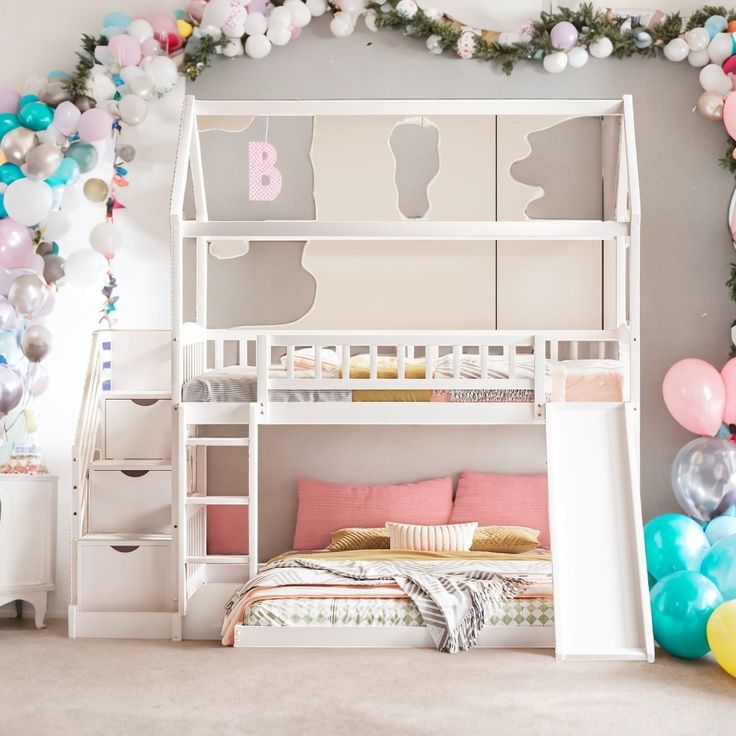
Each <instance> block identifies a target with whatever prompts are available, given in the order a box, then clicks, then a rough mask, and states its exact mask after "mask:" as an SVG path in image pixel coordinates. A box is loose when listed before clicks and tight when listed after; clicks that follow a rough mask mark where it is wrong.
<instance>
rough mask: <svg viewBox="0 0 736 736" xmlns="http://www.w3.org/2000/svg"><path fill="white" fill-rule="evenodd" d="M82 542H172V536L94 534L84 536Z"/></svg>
mask: <svg viewBox="0 0 736 736" xmlns="http://www.w3.org/2000/svg"><path fill="white" fill-rule="evenodd" d="M79 541H81V542H110V543H111V544H112V543H114V542H130V543H132V544H135V543H136V542H170V541H171V534H128V533H120V532H118V533H97V532H96V533H94V534H84V535H82V537H81V539H80V540H79Z"/></svg>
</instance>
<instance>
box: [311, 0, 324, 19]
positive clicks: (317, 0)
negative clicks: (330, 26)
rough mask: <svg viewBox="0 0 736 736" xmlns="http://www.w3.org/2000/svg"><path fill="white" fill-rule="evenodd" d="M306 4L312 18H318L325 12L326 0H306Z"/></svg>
mask: <svg viewBox="0 0 736 736" xmlns="http://www.w3.org/2000/svg"><path fill="white" fill-rule="evenodd" d="M306 6H307V8H309V12H310V13H311V14H312V18H319V17H320V16H322V15H324V14H325V13H326V12H327V0H307V2H306Z"/></svg>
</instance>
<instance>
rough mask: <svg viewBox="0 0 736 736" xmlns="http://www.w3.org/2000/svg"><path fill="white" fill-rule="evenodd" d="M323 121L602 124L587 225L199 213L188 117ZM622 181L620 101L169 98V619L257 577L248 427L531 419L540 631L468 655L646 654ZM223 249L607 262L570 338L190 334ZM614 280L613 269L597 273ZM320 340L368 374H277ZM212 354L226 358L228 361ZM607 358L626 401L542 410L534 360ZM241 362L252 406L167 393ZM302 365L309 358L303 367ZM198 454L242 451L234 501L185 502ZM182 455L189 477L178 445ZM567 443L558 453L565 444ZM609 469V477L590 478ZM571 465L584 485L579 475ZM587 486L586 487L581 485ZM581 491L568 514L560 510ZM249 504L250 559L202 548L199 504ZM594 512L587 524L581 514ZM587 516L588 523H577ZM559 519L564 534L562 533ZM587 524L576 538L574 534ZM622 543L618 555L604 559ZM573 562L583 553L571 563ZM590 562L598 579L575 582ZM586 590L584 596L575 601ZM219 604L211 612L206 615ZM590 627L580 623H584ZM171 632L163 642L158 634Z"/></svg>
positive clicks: (624, 122)
mask: <svg viewBox="0 0 736 736" xmlns="http://www.w3.org/2000/svg"><path fill="white" fill-rule="evenodd" d="M205 115H206V116H230V115H238V116H250V115H268V116H271V117H277V116H325V115H350V116H360V115H372V116H375V115H400V116H407V117H416V116H421V115H426V116H435V117H436V116H444V115H450V116H460V115H463V116H477V115H480V116H489V115H495V116H501V115H516V116H518V115H531V116H537V115H540V116H541V115H544V116H548V115H560V116H594V117H600V118H602V119H603V120H604V121H606V123H610V124H611V125H612V126H616V127H612V128H611V129H612V130H614V134H613V136H609V137H611V138H612V140H613V144H614V145H613V146H612V147H611V150H610V151H608V152H607V153H606V152H604V174H605V175H606V176H605V179H606V180H605V181H604V199H605V202H604V211H605V212H606V213H607V218H608V219H602V220H524V221H517V222H509V221H492V222H489V221H486V222H480V221H478V222H436V221H435V222H432V221H424V220H397V221H395V222H389V221H382V222H334V221H331V222H321V221H294V220H289V221H252V222H249V221H214V220H210V219H209V216H208V211H207V201H206V195H205V183H204V176H203V164H202V156H201V149H200V139H199V132H198V128H197V118H198V116H205ZM190 175H191V183H192V188H193V193H194V203H195V214H196V217H195V219H193V220H188V219H185V218H184V215H183V212H184V200H185V190H186V187H187V181H188V177H189V176H190ZM639 225H640V212H639V188H638V179H637V165H636V150H635V140H634V125H633V110H632V101H631V98H630V97H624V98H623V99H618V100H411V101H410V100H373V101H368V100H355V101H315V100H299V101H202V100H195V99H194V98H192V97H188V98H187V99H186V102H185V106H184V111H183V117H182V123H181V131H180V141H179V150H178V155H177V162H176V173H175V180H174V185H173V191H172V200H171V232H172V278H173V289H172V293H173V316H172V324H173V354H172V376H173V379H172V403H173V411H174V427H175V433H174V451H173V454H172V458H173V461H172V462H173V468H174V486H175V489H176V491H175V511H174V514H175V520H176V525H175V526H176V528H175V531H174V542H175V544H174V547H175V549H176V550H177V568H178V613H179V615H180V616H181V617H184V616H186V614H187V609H188V605H189V601H190V599H191V598H192V596H193V595H194V594H195V593H196V592H197V590H198V589H199V588H200V587H201V586H202V585H203V584H205V583H207V582H211V581H213V580H217V581H220V582H228V581H229V582H231V583H232V582H242V580H243V579H244V578H245V577H246V574H247V575H251V576H252V575H253V574H255V573H256V571H257V569H258V559H257V550H258V523H257V522H258V435H259V431H258V430H259V426H260V425H263V424H346V425H348V424H408V425H414V424H431V425H445V424H455V425H473V424H476V425H478V424H501V425H503V424H546V425H547V436H548V446H549V447H553V446H554V447H556V448H559V449H558V450H557V451H556V453H557V454H556V455H555V456H553V455H552V454H551V452H552V450H550V449H548V459H549V463H548V465H549V484H550V523H551V534H552V543H553V549H554V555H553V559H554V561H553V565H554V578H555V585H554V588H555V620H556V623H555V631H554V635H553V634H552V631H551V629H549V628H547V629H538V630H537V629H534V627H519V628H511V627H497V628H496V629H492V630H489V631H488V632H484V635H483V638H482V640H481V644H482V645H487V646H544V647H555V648H556V652H557V656H558V658H559V659H570V658H576V657H577V658H604V659H606V658H615V659H648V660H651V659H653V651H654V650H653V640H652V635H651V621H650V611H649V598H648V589H647V577H646V571H645V566H644V557H643V547H642V539H641V511H640V501H639V470H638V454H639ZM224 239H239V240H256V241H294V240H310V239H315V240H331V239H336V240H369V241H385V240H387V241H395V240H412V239H421V240H428V239H436V240H445V239H452V240H504V241H509V240H524V241H528V240H591V241H598V242H599V243H600V241H606V242H607V243H610V244H611V247H610V250H609V256H608V257H607V261H606V263H607V268H608V269H609V273H611V274H612V281H613V282H614V283H615V310H614V311H615V315H614V316H613V318H612V319H611V320H609V321H611V322H612V323H614V324H615V327H614V328H613V329H607V330H585V331H527V330H521V331H512V332H509V331H498V330H482V331H480V330H473V331H460V332H447V331H444V332H432V331H419V332H417V331H413V332H412V331H400V330H398V331H397V330H394V331H365V330H362V331H355V332H348V331H309V332H304V331H299V330H281V329H268V330H255V329H243V328H237V329H226V330H223V329H208V328H207V253H208V250H207V249H208V241H211V240H224ZM190 247H194V248H196V323H185V322H184V318H183V314H184V285H183V284H184V279H183V264H184V252H185V249H186V248H190ZM613 274H615V275H613ZM328 346H329V347H332V348H334V349H335V350H336V351H337V353H338V355H340V356H341V359H342V364H343V368H347V366H348V362H349V358H350V355H351V353H355V352H358V351H361V352H369V354H370V378H366V379H355V378H350V372H349V370H343V371H342V378H333V377H325V376H323V375H322V373H321V371H320V369H319V368H317V369H316V374H315V375H314V376H313V377H310V378H304V377H295V373H294V368H293V356H294V350H295V349H296V348H298V347H314V348H315V349H316V351H317V353H319V351H320V349H321V348H324V347H328ZM466 350H473V351H477V352H478V353H479V355H480V362H481V377H480V378H478V379H463V378H460V372H459V364H458V362H457V358H458V357H459V356H460V354H461V353H463V352H465V351H466ZM440 351H444V352H447V351H450V352H451V353H452V354H453V355H454V356H455V363H454V365H455V370H454V377H453V378H446V379H440V378H434V377H432V376H433V363H434V361H435V360H436V358H437V356H438V355H439V354H440ZM386 352H388V353H389V354H394V355H396V356H397V359H398V373H399V375H398V378H396V379H385V378H379V377H378V374H377V358H378V355H379V354H385V353H386ZM284 353H285V354H286V356H287V376H286V377H285V378H274V377H270V376H269V367H270V366H271V365H272V363H274V362H275V360H276V358H277V357H278V356H279V355H283V354H284ZM523 353H526V354H527V357H528V354H529V353H533V360H534V374H533V378H528V377H527V378H524V377H519V376H518V375H517V373H516V370H515V364H516V361H517V360H518V358H519V356H520V355H521V354H523ZM415 354H417V355H418V354H422V355H426V362H427V369H426V376H425V377H424V378H419V379H410V378H406V376H405V372H404V368H405V360H406V359H407V358H410V357H412V356H413V355H415ZM491 355H492V356H498V355H501V356H503V358H504V359H505V360H506V361H507V362H508V367H509V371H508V373H509V377H508V378H503V379H491V378H488V377H487V374H486V367H487V364H488V358H489V356H491ZM228 356H236V357H230V358H229V359H228ZM562 357H567V358H576V357H581V358H582V357H612V358H617V359H619V360H620V361H622V362H623V363H624V365H625V368H626V370H627V373H628V385H629V396H628V400H627V401H626V402H625V403H622V404H575V405H573V404H548V403H547V402H546V397H545V359H547V358H549V359H557V358H562ZM233 363H234V364H237V365H241V366H254V367H255V368H256V370H257V401H256V402H255V403H253V404H247V403H216V402H212V403H194V402H184V401H182V399H181V395H182V394H181V389H182V386H183V385H184V384H185V382H186V381H187V380H189V379H190V378H192V377H194V376H197V375H200V374H202V373H204V372H205V371H206V370H208V369H212V368H222V367H226V366H227V365H228V364H233ZM316 363H317V365H318V366H319V364H320V361H319V356H318V357H317V361H316ZM299 388H309V389H316V390H328V389H349V390H352V389H394V390H399V389H432V390H436V389H467V388H474V389H499V388H505V389H528V390H531V391H533V392H534V401H533V403H528V404H518V403H517V404H512V403H485V404H483V403H475V404H470V403H468V404H456V403H455V404H450V403H448V404H443V403H426V404H423V403H398V402H397V403H379V402H376V403H372V402H368V403H349V402H346V403H340V402H333V403H329V402H315V403H280V402H276V401H270V400H269V392H270V391H272V390H274V389H299ZM204 424H217V425H227V424H231V425H232V424H234V425H243V426H247V427H248V436H247V439H246V438H224V437H223V438H205V437H200V436H199V435H198V431H197V428H198V426H200V425H204ZM580 441H584V442H586V443H587V454H588V455H589V457H587V458H580V459H578V460H575V459H574V456H573V455H572V453H571V450H570V448H571V447H572V445H573V443H576V442H580ZM208 445H210V446H211V445H221V446H222V445H249V455H250V460H249V467H248V473H249V489H250V490H249V495H248V496H247V497H245V496H238V497H210V496H207V495H206V492H205V493H197V488H198V482H201V481H202V476H203V471H202V468H203V467H204V462H205V452H206V447H207V446H208ZM190 448H191V449H192V452H193V453H194V455H195V457H196V458H197V460H198V462H197V463H196V467H195V469H194V470H193V471H192V472H191V473H190V472H189V470H190V462H189V459H188V450H189V449H190ZM566 450H567V451H566ZM608 467H610V471H606V468H608ZM586 472H589V473H592V474H593V475H592V476H590V477H588V478H585V479H584V480H585V486H583V480H582V479H581V477H582V476H583V475H584V473H586ZM591 477H592V478H595V481H596V482H595V486H596V488H595V493H593V492H592V491H591V489H590V479H591ZM586 489H587V492H588V500H587V501H586V503H587V504H588V506H587V509H586V510H585V512H583V511H581V510H580V509H579V508H576V507H575V504H576V503H577V504H579V503H580V499H579V496H580V495H581V494H583V493H585V491H586ZM213 503H218V504H220V503H230V504H247V505H249V534H250V550H249V551H250V554H249V555H247V556H227V557H224V556H212V555H207V551H206V523H205V513H206V506H207V505H209V504H213ZM597 511H600V512H601V513H603V512H605V513H607V514H609V517H601V518H598V517H596V512H597ZM591 516H592V517H593V518H596V519H597V521H596V524H595V525H591V524H590V523H589V521H588V519H589V518H590V517H591ZM575 524H577V528H576V530H575V531H576V539H575V542H574V545H573V541H572V539H570V536H571V535H570V534H569V530H570V526H571V525H575ZM591 526H593V528H590V527H591ZM601 539H604V540H609V539H610V540H614V541H615V542H616V546H615V547H612V548H611V549H609V550H601V551H600V553H599V559H598V562H597V570H596V568H590V561H589V558H590V557H591V555H581V554H580V550H581V549H584V548H585V546H586V544H590V548H591V550H592V549H596V550H600V540H601ZM621 550H623V551H621ZM581 557H586V559H587V561H586V560H581V559H580V558H581ZM592 570H595V571H596V575H597V576H598V577H599V578H603V581H601V580H591V579H590V575H591V574H592ZM595 598H597V601H596V602H595V603H593V602H592V599H595ZM221 615H222V610H221V608H219V607H218V610H217V611H213V616H215V617H216V618H218V619H219V618H220V617H221ZM593 617H595V618H594V620H593ZM175 638H177V637H176V636H175ZM428 642H429V638H428V635H427V632H426V631H424V630H419V631H417V630H413V629H412V628H411V627H406V628H404V627H396V629H393V628H392V629H390V630H385V629H379V628H365V627H329V628H320V629H317V628H312V627H310V628H291V627H248V626H239V627H238V628H237V634H236V646H244V647H245V646H269V647H271V646H424V645H427V644H428Z"/></svg>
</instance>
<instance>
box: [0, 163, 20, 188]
mask: <svg viewBox="0 0 736 736" xmlns="http://www.w3.org/2000/svg"><path fill="white" fill-rule="evenodd" d="M22 178H23V172H22V171H21V170H20V166H16V165H15V164H3V165H2V166H0V184H12V183H13V182H14V181H18V179H22Z"/></svg>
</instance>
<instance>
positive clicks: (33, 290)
mask: <svg viewBox="0 0 736 736" xmlns="http://www.w3.org/2000/svg"><path fill="white" fill-rule="evenodd" d="M44 286H45V284H44V283H43V281H41V279H40V277H38V276H36V274H35V273H24V274H21V275H20V276H18V278H16V279H15V281H13V283H12V284H11V285H10V291H9V292H8V301H9V302H10V303H11V304H12V305H13V306H14V307H15V311H16V312H18V314H20V315H21V316H22V317H28V316H30V315H31V314H33V313H34V312H37V311H38V310H39V309H41V307H42V306H43V303H44V302H45V301H46V290H45V288H44Z"/></svg>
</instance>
